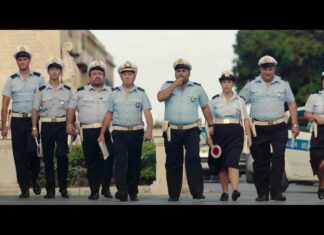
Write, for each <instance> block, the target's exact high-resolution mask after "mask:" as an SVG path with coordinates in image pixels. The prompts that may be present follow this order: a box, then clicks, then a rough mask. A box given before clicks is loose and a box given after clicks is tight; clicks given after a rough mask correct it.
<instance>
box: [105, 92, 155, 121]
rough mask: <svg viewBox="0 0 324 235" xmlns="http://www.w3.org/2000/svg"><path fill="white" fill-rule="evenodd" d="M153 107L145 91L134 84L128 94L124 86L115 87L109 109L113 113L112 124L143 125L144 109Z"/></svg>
mask: <svg viewBox="0 0 324 235" xmlns="http://www.w3.org/2000/svg"><path fill="white" fill-rule="evenodd" d="M145 109H152V106H151V103H150V100H149V98H148V96H147V95H146V93H145V91H144V90H143V89H142V88H140V87H137V86H134V87H133V88H132V89H131V90H130V91H129V93H128V94H126V93H125V91H124V88H123V86H119V87H116V88H113V91H112V93H111V95H110V97H109V99H108V105H107V110H108V111H109V112H112V113H113V118H112V124H113V125H118V126H135V125H143V124H144V122H143V118H142V111H143V110H145Z"/></svg>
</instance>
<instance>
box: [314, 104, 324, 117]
mask: <svg viewBox="0 0 324 235" xmlns="http://www.w3.org/2000/svg"><path fill="white" fill-rule="evenodd" d="M314 113H316V114H324V105H323V104H322V103H320V102H317V103H315V104H314Z"/></svg>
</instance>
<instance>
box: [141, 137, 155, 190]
mask: <svg viewBox="0 0 324 235" xmlns="http://www.w3.org/2000/svg"><path fill="white" fill-rule="evenodd" d="M141 167H142V170H141V179H140V180H141V183H142V184H152V183H153V181H154V180H155V173H156V170H155V169H156V154H155V145H154V143H151V142H144V144H143V148H142V163H141Z"/></svg>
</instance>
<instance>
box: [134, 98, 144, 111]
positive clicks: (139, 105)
mask: <svg viewBox="0 0 324 235" xmlns="http://www.w3.org/2000/svg"><path fill="white" fill-rule="evenodd" d="M132 106H133V107H135V109H142V108H143V101H142V100H139V99H137V100H135V101H134V102H132Z"/></svg>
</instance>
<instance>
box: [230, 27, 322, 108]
mask: <svg viewBox="0 0 324 235" xmlns="http://www.w3.org/2000/svg"><path fill="white" fill-rule="evenodd" d="M323 41H324V30H240V31H239V32H238V34H237V36H236V44H235V45H234V51H235V53H236V54H237V59H236V60H235V61H234V63H235V66H234V68H233V71H234V73H235V75H236V76H237V77H238V82H237V87H238V90H240V89H241V88H242V87H243V86H244V85H245V84H246V82H247V80H248V79H249V78H251V77H255V76H257V75H259V70H258V66H257V62H258V60H259V59H260V57H262V56H264V55H266V54H268V55H271V56H273V57H274V58H275V59H276V60H277V61H278V66H277V74H278V75H279V76H282V77H284V78H286V79H287V80H288V81H289V83H290V86H291V88H292V91H293V93H294V94H295V97H296V101H297V104H298V106H302V105H304V104H305V102H306V99H307V97H308V95H309V93H312V92H316V91H318V90H320V88H321V80H320V77H321V73H322V71H323V70H324V64H323V60H324V44H323Z"/></svg>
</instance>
